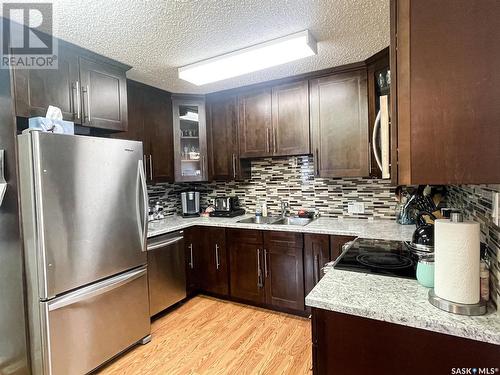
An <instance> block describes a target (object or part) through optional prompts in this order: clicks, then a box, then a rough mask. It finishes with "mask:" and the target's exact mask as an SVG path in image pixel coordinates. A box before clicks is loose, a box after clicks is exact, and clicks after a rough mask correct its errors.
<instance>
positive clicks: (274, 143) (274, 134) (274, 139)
mask: <svg viewBox="0 0 500 375" xmlns="http://www.w3.org/2000/svg"><path fill="white" fill-rule="evenodd" d="M277 138H278V131H277V130H276V129H274V130H273V153H274V154H275V153H276V142H277V140H276V139H277Z"/></svg>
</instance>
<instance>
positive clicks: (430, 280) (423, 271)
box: [417, 258, 434, 288]
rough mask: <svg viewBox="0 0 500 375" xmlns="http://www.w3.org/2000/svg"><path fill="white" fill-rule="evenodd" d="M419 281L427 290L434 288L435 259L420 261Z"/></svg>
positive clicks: (418, 265)
mask: <svg viewBox="0 0 500 375" xmlns="http://www.w3.org/2000/svg"><path fill="white" fill-rule="evenodd" d="M417 281H418V282H419V283H420V285H423V286H425V287H426V288H434V258H421V259H419V261H418V263H417Z"/></svg>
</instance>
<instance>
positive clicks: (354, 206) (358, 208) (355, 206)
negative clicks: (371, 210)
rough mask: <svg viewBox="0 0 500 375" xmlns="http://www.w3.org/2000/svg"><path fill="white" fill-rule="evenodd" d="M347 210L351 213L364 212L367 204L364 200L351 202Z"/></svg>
mask: <svg viewBox="0 0 500 375" xmlns="http://www.w3.org/2000/svg"><path fill="white" fill-rule="evenodd" d="M347 212H348V213H350V214H364V213H365V204H364V203H363V202H349V203H348V204H347Z"/></svg>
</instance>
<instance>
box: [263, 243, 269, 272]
mask: <svg viewBox="0 0 500 375" xmlns="http://www.w3.org/2000/svg"><path fill="white" fill-rule="evenodd" d="M264 275H265V276H266V278H267V277H268V276H269V273H268V272H267V250H266V249H264Z"/></svg>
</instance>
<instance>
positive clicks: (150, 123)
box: [143, 86, 174, 182]
mask: <svg viewBox="0 0 500 375" xmlns="http://www.w3.org/2000/svg"><path fill="white" fill-rule="evenodd" d="M143 100H144V107H143V109H144V112H143V119H144V120H143V121H144V126H145V128H146V136H147V137H146V138H147V139H146V141H145V142H147V143H149V144H148V147H147V149H148V150H149V160H148V166H147V167H148V171H149V179H150V180H152V181H154V182H173V181H174V135H173V130H174V129H173V124H172V99H171V95H170V93H169V92H167V91H163V90H160V89H157V88H154V87H151V86H147V87H146V89H145V90H144V97H143ZM145 155H146V157H148V156H147V154H145Z"/></svg>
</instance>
